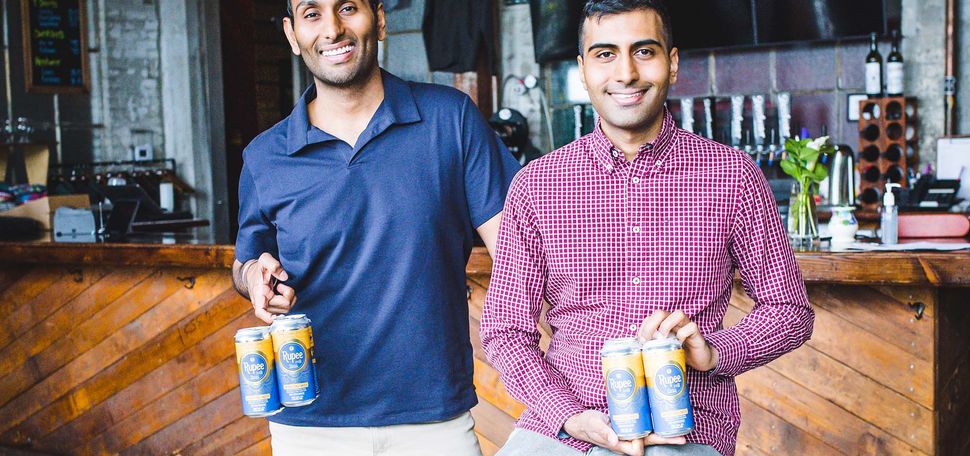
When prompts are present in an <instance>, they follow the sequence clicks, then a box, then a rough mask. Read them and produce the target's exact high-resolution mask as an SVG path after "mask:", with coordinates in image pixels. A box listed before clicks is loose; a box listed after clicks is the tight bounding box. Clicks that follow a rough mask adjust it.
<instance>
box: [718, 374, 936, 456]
mask: <svg viewBox="0 0 970 456" xmlns="http://www.w3.org/2000/svg"><path fill="white" fill-rule="evenodd" d="M737 384H738V393H739V394H740V395H741V397H743V398H745V399H747V400H749V401H751V402H752V403H753V404H755V405H757V406H759V407H761V408H763V409H765V410H768V411H769V412H771V413H772V414H774V415H777V416H783V417H785V421H787V422H788V423H791V424H792V425H793V426H795V427H798V428H799V429H801V430H803V431H805V432H806V433H808V434H810V435H813V436H815V437H817V438H818V439H820V440H822V441H823V442H825V443H826V444H828V445H830V446H832V447H834V448H839V449H842V450H843V451H845V452H850V453H852V454H873V455H876V454H878V455H885V454H892V455H904V454H925V453H923V452H921V451H919V450H917V449H916V448H914V447H912V446H910V445H907V444H906V443H905V442H903V441H901V440H899V439H897V438H896V437H895V436H893V435H891V434H889V433H887V432H885V431H883V430H881V429H879V428H877V427H876V426H873V425H872V424H870V423H867V422H866V421H864V420H862V419H860V418H859V417H857V416H855V415H853V414H851V413H849V412H848V411H846V410H845V409H843V408H841V407H839V406H837V405H835V404H833V403H831V402H829V401H828V400H826V399H825V398H823V397H821V396H819V395H817V394H815V393H813V392H812V391H811V390H809V389H806V388H804V387H802V386H801V385H798V384H797V383H795V382H793V381H791V380H789V379H787V378H785V377H784V376H782V375H781V374H778V373H777V372H775V371H774V370H772V369H770V368H765V369H758V370H757V371H756V372H751V373H748V374H743V375H740V376H738V377H737ZM870 451H875V452H870ZM784 452H786V453H788V452H790V453H792V454H803V453H801V451H800V449H799V448H786V450H785V451H784ZM804 454H807V453H804Z"/></svg>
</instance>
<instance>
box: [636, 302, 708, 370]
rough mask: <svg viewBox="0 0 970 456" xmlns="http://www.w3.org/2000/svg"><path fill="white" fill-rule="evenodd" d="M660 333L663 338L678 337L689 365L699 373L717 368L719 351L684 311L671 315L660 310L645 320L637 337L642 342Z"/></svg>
mask: <svg viewBox="0 0 970 456" xmlns="http://www.w3.org/2000/svg"><path fill="white" fill-rule="evenodd" d="M658 332H659V333H660V335H661V336H663V337H668V336H669V335H670V334H674V335H675V336H677V339H678V340H680V342H681V343H682V344H683V345H684V352H685V355H686V356H687V365H688V366H690V367H692V368H694V370H696V371H699V372H707V371H709V370H711V369H714V368H715V367H717V350H716V349H715V348H714V347H711V345H710V344H708V343H707V340H705V339H704V336H703V335H702V334H701V332H700V329H698V327H697V323H694V322H693V321H691V320H690V318H687V315H686V314H684V312H683V311H680V310H678V311H676V312H674V313H670V312H667V311H664V310H658V311H656V312H654V313H653V314H652V315H650V316H649V317H647V318H645V319H644V320H643V324H641V325H640V331H639V332H637V337H638V338H639V339H640V341H641V342H645V341H648V340H651V339H653V336H654V334H656V333H658Z"/></svg>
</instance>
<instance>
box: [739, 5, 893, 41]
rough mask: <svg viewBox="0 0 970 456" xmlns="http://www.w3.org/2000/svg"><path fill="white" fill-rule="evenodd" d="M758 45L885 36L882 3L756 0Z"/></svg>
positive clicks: (884, 16)
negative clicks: (877, 34)
mask: <svg viewBox="0 0 970 456" xmlns="http://www.w3.org/2000/svg"><path fill="white" fill-rule="evenodd" d="M756 4H757V10H756V15H757V16H756V17H757V20H758V38H757V41H758V43H759V44H770V43H786V42H793V41H818V40H836V39H839V38H847V37H862V36H867V35H868V34H869V33H871V32H876V33H879V34H880V35H882V34H884V33H886V31H887V30H886V14H885V11H884V9H883V0H851V1H846V0H756Z"/></svg>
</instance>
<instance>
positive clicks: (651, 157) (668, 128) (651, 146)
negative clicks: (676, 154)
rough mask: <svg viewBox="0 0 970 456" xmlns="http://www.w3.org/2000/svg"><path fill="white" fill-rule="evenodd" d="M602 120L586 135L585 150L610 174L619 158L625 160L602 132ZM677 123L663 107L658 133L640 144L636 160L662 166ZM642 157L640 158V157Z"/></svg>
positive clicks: (671, 150)
mask: <svg viewBox="0 0 970 456" xmlns="http://www.w3.org/2000/svg"><path fill="white" fill-rule="evenodd" d="M602 124H603V121H602V120H600V121H599V122H597V123H596V128H595V129H594V130H593V133H592V134H590V135H589V136H587V138H588V140H587V144H588V147H587V150H588V151H589V154H590V158H591V159H593V161H594V162H596V164H597V166H598V167H599V168H600V169H602V170H603V171H604V172H605V173H607V174H612V173H613V171H614V170H615V169H616V167H617V163H618V162H619V161H620V160H626V159H625V158H624V157H623V152H620V151H619V149H617V148H616V147H614V145H613V142H612V141H610V138H608V137H606V133H604V132H603V125H602ZM676 130H677V125H676V124H675V123H674V118H673V116H671V115H670V111H668V110H667V108H666V107H665V108H664V114H663V122H662V124H661V126H660V133H659V134H658V135H657V138H656V139H654V140H653V142H650V143H646V144H644V145H642V146H640V150H639V151H638V152H637V160H647V165H648V166H651V165H652V166H654V167H656V168H662V167H663V166H664V164H665V163H667V162H668V161H669V160H670V156H671V154H672V153H673V147H672V146H673V143H674V136H675V133H676ZM614 152H616V153H614ZM641 157H642V158H641Z"/></svg>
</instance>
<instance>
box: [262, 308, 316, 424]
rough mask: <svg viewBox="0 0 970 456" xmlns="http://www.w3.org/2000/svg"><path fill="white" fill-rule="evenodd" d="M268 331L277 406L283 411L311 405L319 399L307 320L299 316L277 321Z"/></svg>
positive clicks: (311, 331) (311, 338)
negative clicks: (275, 381) (272, 350)
mask: <svg viewBox="0 0 970 456" xmlns="http://www.w3.org/2000/svg"><path fill="white" fill-rule="evenodd" d="M271 328H272V329H271V333H272V336H273V348H274V350H275V352H276V377H277V380H278V382H277V383H278V384H279V390H280V402H282V403H283V405H285V406H287V407H299V406H303V405H308V404H311V403H313V401H315V400H316V399H317V396H319V395H320V385H319V384H318V382H317V369H316V358H315V357H314V356H313V330H312V329H311V327H310V319H309V318H307V316H306V315H303V314H299V315H287V316H283V317H278V318H276V319H275V320H273V325H272V326H271Z"/></svg>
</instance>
